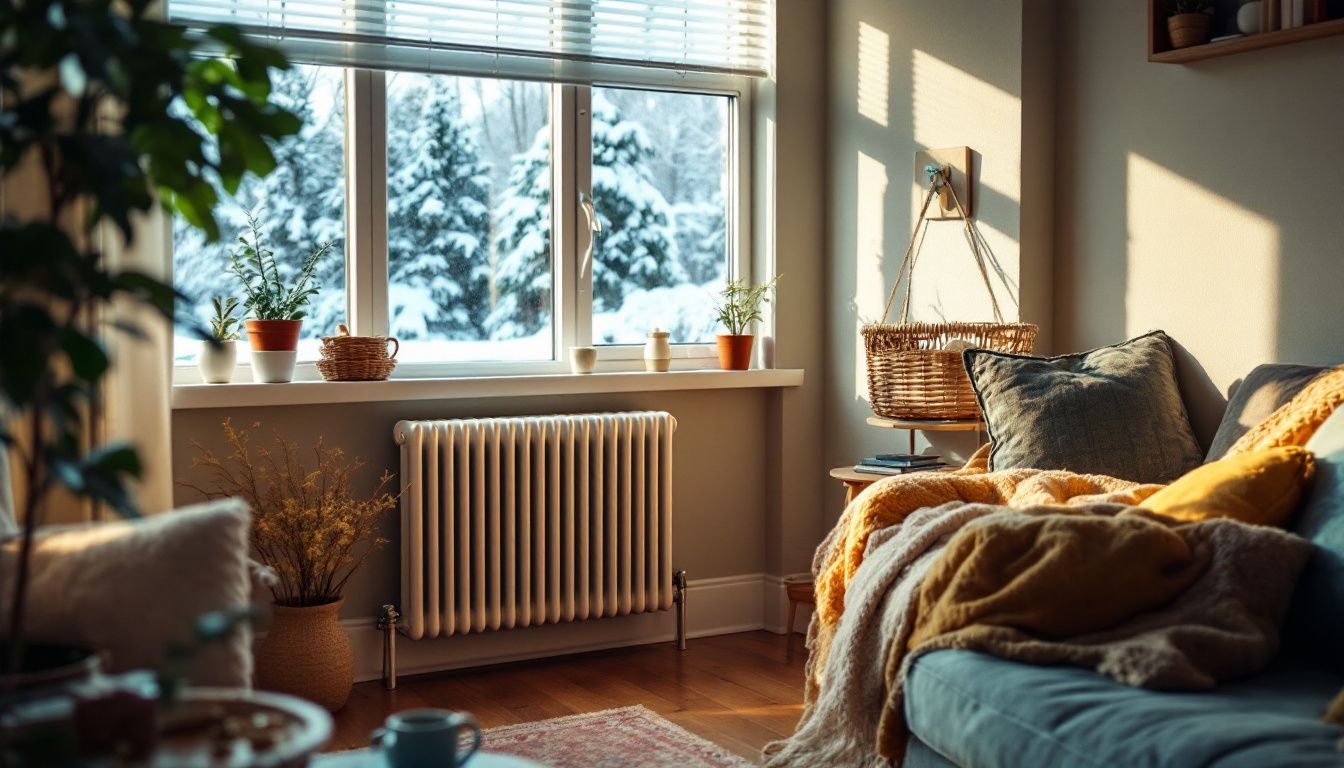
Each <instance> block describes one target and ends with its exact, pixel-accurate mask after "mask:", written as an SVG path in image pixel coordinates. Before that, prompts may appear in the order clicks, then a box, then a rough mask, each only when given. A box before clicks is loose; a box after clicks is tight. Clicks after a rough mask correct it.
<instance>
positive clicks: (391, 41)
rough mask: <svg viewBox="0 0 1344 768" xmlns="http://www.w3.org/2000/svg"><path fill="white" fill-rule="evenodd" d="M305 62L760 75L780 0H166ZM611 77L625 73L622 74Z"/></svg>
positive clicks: (541, 74) (537, 72)
mask: <svg viewBox="0 0 1344 768" xmlns="http://www.w3.org/2000/svg"><path fill="white" fill-rule="evenodd" d="M167 7H168V17H169V18H170V19H171V20H173V21H176V22H179V23H185V24H187V25H190V26H195V27H202V26H208V25H211V24H218V23H226V24H235V25H238V26H240V27H243V28H244V29H245V30H246V31H248V32H249V33H251V34H253V35H256V36H260V37H264V38H267V39H269V40H272V41H273V42H276V43H278V44H279V45H280V47H282V48H283V49H285V50H286V52H287V53H289V55H290V56H291V57H292V58H294V59H296V60H301V61H309V62H313V63H323V64H336V65H341V66H356V67H368V68H390V69H411V70H420V71H429V72H455V73H466V72H470V73H476V74H497V75H501V76H510V77H525V78H535V79H545V80H555V81H590V80H592V79H594V78H598V77H611V75H612V73H613V72H620V71H621V70H628V69H648V68H660V69H666V70H673V71H683V72H688V73H709V74H720V75H738V76H741V75H746V76H763V75H766V74H767V73H768V71H769V68H770V63H771V59H772V55H773V53H772V50H773V43H772V32H773V0H167ZM615 79H618V80H619V79H620V77H619V75H617V76H616V77H615Z"/></svg>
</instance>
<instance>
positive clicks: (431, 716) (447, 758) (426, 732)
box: [370, 709, 481, 768]
mask: <svg viewBox="0 0 1344 768" xmlns="http://www.w3.org/2000/svg"><path fill="white" fill-rule="evenodd" d="M463 731H467V732H469V733H470V734H471V744H470V746H469V747H468V748H467V749H465V750H463V749H462V746H463V745H462V741H463V739H462V737H461V735H462V732H463ZM370 741H371V742H372V744H373V748H374V749H375V750H377V751H379V752H382V753H383V756H384V757H385V758H386V760H387V764H388V766H390V768H459V766H462V765H464V764H466V762H467V758H469V757H471V756H472V755H474V754H476V750H478V749H480V747H481V729H480V727H478V726H477V725H476V718H474V717H472V716H471V715H469V714H467V713H465V712H450V711H448V710H446V709H408V710H406V711H405V712H398V713H396V714H395V715H392V716H391V717H389V718H387V721H386V722H385V723H384V724H383V727H382V728H379V729H378V730H376V731H374V732H373V735H372V736H371V737H370Z"/></svg>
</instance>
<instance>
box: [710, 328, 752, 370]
mask: <svg viewBox="0 0 1344 768" xmlns="http://www.w3.org/2000/svg"><path fill="white" fill-rule="evenodd" d="M717 338H718V343H719V367H720V368H722V369H723V370H725V371H745V370H747V369H748V368H750V367H751V346H752V343H753V342H754V341H755V340H756V337H755V336H752V335H751V334H747V333H744V334H728V333H721V334H719V335H718V337H717Z"/></svg>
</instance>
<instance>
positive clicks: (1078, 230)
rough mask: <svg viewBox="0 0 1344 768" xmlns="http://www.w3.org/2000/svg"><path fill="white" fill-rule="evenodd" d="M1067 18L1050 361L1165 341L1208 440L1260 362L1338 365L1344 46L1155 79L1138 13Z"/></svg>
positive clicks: (1135, 1)
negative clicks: (1145, 338)
mask: <svg viewBox="0 0 1344 768" xmlns="http://www.w3.org/2000/svg"><path fill="white" fill-rule="evenodd" d="M1062 6H1063V11H1064V12H1063V13H1062V15H1061V18H1060V27H1059V35H1058V40H1059V43H1060V46H1059V51H1060V53H1059V56H1060V60H1059V67H1058V70H1059V72H1060V79H1059V88H1058V95H1059V108H1060V109H1059V120H1058V124H1057V129H1058V135H1059V145H1058V156H1057V157H1058V188H1057V201H1056V202H1057V211H1056V213H1057V218H1056V221H1057V245H1058V257H1057V274H1056V278H1057V284H1058V289H1059V290H1058V295H1059V300H1058V303H1057V314H1056V318H1055V319H1056V334H1057V338H1058V343H1057V346H1058V347H1059V348H1060V349H1067V350H1073V349H1085V348H1088V347H1093V346H1096V345H1101V344H1110V343H1114V342H1116V341H1120V340H1122V339H1124V338H1127V337H1130V336H1133V335H1135V334H1138V333H1142V332H1144V331H1147V330H1149V329H1152V328H1163V329H1165V330H1166V331H1167V332H1168V333H1170V334H1171V335H1172V336H1173V337H1174V338H1175V339H1176V340H1177V341H1178V342H1179V343H1180V344H1181V345H1183V346H1184V348H1185V349H1186V350H1188V354H1187V355H1186V356H1185V357H1186V365H1185V367H1184V368H1183V371H1182V385H1183V387H1185V388H1186V389H1187V391H1188V394H1189V395H1192V396H1193V398H1194V399H1195V400H1197V401H1198V402H1200V403H1201V404H1202V405H1201V406H1200V407H1198V408H1197V409H1196V411H1195V412H1194V414H1193V416H1194V421H1195V422H1196V428H1197V431H1198V432H1199V433H1200V434H1201V437H1203V438H1204V439H1205V440H1207V439H1208V438H1209V436H1210V435H1211V433H1212V430H1213V428H1214V427H1215V426H1216V422H1217V412H1218V407H1219V406H1220V404H1221V400H1222V398H1221V396H1220V393H1221V394H1225V393H1226V392H1227V389H1228V387H1229V385H1231V384H1232V383H1233V382H1234V381H1235V380H1236V379H1237V378H1239V377H1240V376H1241V375H1243V374H1244V373H1245V372H1246V371H1248V370H1250V369H1251V368H1252V367H1253V366H1255V365H1256V364H1258V363H1262V362H1267V361H1274V360H1280V361H1292V362H1304V363H1338V362H1340V361H1341V360H1344V345H1341V342H1340V339H1341V338H1344V311H1341V309H1340V307H1341V302H1340V297H1341V296H1344V269H1342V268H1341V263H1342V262H1341V256H1342V255H1344V141H1341V135H1344V104H1342V103H1341V101H1340V98H1339V97H1340V94H1341V93H1344V66H1341V62H1344V57H1342V55H1344V39H1341V38H1332V39H1327V40H1321V41H1315V42H1309V43H1303V44H1298V45H1292V46H1285V47H1282V48H1274V49H1268V50H1263V51H1255V52H1251V53H1246V54H1242V55H1238V56H1230V57H1226V58H1220V59H1212V60H1209V61H1205V62H1201V63H1197V64H1193V65H1188V66H1183V65H1165V64H1150V63H1148V62H1146V61H1145V60H1144V51H1145V46H1146V37H1145V35H1146V32H1145V24H1146V14H1145V10H1144V8H1145V3H1143V2H1142V1H1141V0H1125V2H1107V3H1087V4H1083V3H1063V4H1062ZM1083 8H1085V9H1086V10H1082V9H1083ZM1187 399H1190V398H1189V397H1188V398H1187Z"/></svg>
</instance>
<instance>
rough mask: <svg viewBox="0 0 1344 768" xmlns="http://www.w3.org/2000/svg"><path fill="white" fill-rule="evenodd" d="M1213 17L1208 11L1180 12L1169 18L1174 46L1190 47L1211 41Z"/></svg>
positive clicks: (1169, 29) (1168, 29) (1169, 32)
mask: <svg viewBox="0 0 1344 768" xmlns="http://www.w3.org/2000/svg"><path fill="white" fill-rule="evenodd" d="M1212 24H1213V17H1212V16H1210V15H1209V14H1207V13H1179V14H1177V15H1175V16H1172V17H1170V18H1168V19H1167V33H1168V34H1170V35H1171V47H1172V48H1189V47H1190V46H1192V45H1203V44H1204V43H1207V42H1208V41H1209V28H1210V27H1211V26H1212Z"/></svg>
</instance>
